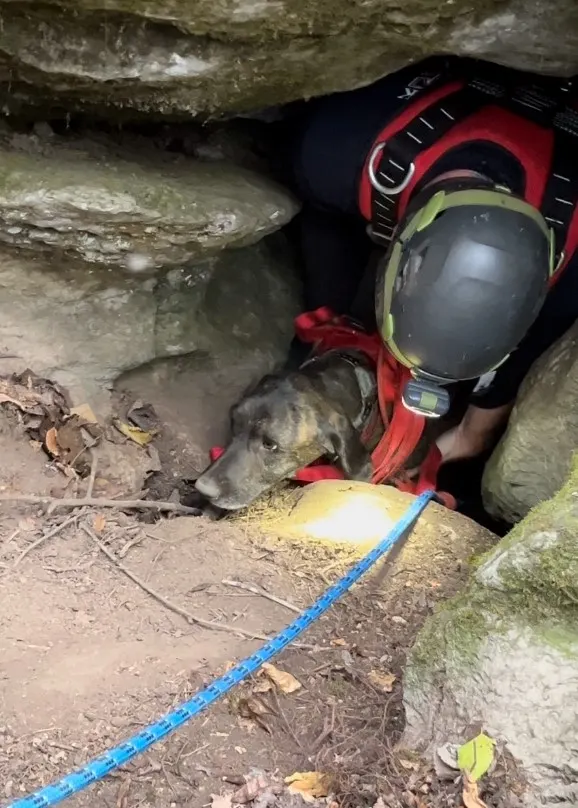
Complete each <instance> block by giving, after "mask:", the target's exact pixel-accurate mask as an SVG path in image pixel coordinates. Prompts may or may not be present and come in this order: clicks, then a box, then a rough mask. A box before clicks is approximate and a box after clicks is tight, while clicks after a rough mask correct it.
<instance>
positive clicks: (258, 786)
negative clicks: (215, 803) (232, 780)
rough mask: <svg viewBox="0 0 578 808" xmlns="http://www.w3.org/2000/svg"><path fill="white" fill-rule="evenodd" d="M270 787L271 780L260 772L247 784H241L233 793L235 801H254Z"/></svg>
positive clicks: (241, 802) (242, 802) (243, 802)
mask: <svg viewBox="0 0 578 808" xmlns="http://www.w3.org/2000/svg"><path fill="white" fill-rule="evenodd" d="M268 788H269V781H268V780H267V778H266V777H265V775H264V774H258V775H257V776H256V777H250V778H249V779H248V780H247V782H246V783H245V785H243V786H241V788H240V789H239V790H238V791H235V793H234V794H233V802H234V803H235V804H237V803H239V804H241V805H243V804H245V803H246V802H252V801H253V800H255V799H256V798H257V797H258V796H259V795H260V794H262V793H263V791H266V790H267V789H268Z"/></svg>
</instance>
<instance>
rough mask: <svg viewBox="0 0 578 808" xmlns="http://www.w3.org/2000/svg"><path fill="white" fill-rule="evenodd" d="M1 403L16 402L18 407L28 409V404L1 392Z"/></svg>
mask: <svg viewBox="0 0 578 808" xmlns="http://www.w3.org/2000/svg"><path fill="white" fill-rule="evenodd" d="M0 404H15V405H16V406H17V407H18V409H20V410H24V411H26V406H25V405H24V404H22V402H21V401H17V400H16V399H15V398H12V396H7V395H6V394H5V393H0Z"/></svg>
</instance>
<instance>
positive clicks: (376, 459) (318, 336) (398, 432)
mask: <svg viewBox="0 0 578 808" xmlns="http://www.w3.org/2000/svg"><path fill="white" fill-rule="evenodd" d="M295 333H296V334H297V336H298V337H299V339H300V340H301V341H302V342H305V343H309V344H311V345H313V350H314V351H315V352H318V353H323V352H324V351H328V350H336V349H340V348H347V349H349V350H352V349H354V350H357V351H360V352H362V353H364V354H365V355H366V356H367V357H368V359H369V360H370V361H371V362H372V363H373V364H374V365H375V368H376V375H377V389H378V414H379V416H380V418H381V422H382V426H383V434H382V437H381V438H380V440H379V442H378V444H377V446H376V448H375V449H374V451H373V453H372V455H371V461H372V465H373V476H372V479H371V482H372V483H373V484H374V485H378V484H379V483H381V482H384V481H388V482H391V483H392V484H393V485H395V486H396V488H399V489H400V490H401V491H407V492H408V493H412V494H416V495H417V494H419V493H421V492H423V491H426V490H429V489H431V488H433V489H435V487H436V478H437V472H438V469H439V466H440V464H441V454H440V451H439V449H438V447H437V446H436V444H435V443H434V444H432V446H431V447H430V449H429V451H428V454H427V457H426V459H425V460H424V462H423V463H422V464H421V466H420V471H419V475H418V478H417V480H409V479H408V478H407V476H405V475H404V472H403V471H402V469H403V465H404V463H405V462H406V461H407V460H408V459H409V457H410V455H411V454H412V453H413V451H414V449H415V448H416V446H417V444H418V442H419V440H420V438H421V436H422V434H423V429H424V426H425V418H424V417H423V416H421V415H418V414H417V413H413V412H411V411H410V410H408V409H407V408H406V407H405V406H404V405H403V401H402V392H403V389H404V386H405V383H406V382H407V381H409V378H410V377H411V374H410V372H409V370H408V369H407V368H405V367H403V365H401V363H399V362H398V361H397V360H396V359H395V358H394V357H393V356H392V355H391V354H390V353H389V352H388V351H387V350H386V349H385V346H384V345H383V343H382V341H381V338H380V337H379V335H378V334H377V333H375V334H368V333H367V332H365V331H362V330H360V329H359V328H356V327H355V326H354V325H353V324H352V323H351V321H347V320H346V319H345V318H344V317H336V316H335V315H334V314H333V312H332V311H331V309H329V308H327V307H322V308H319V309H316V310H315V311H310V312H305V313H303V314H301V315H299V316H298V317H296V318H295ZM390 407H391V410H392V416H391V420H390V418H389V410H390ZM370 426H372V425H371V424H368V425H366V428H365V430H364V432H366V431H367V429H368V427H370ZM362 437H363V435H362ZM223 451H224V450H223V449H222V448H221V447H217V446H216V447H213V448H212V449H211V450H210V453H209V454H210V458H211V461H212V462H215V460H217V459H218V458H219V457H220V456H221V455H222V454H223ZM291 479H293V480H294V481H296V482H300V483H312V482H317V481H318V480H343V479H344V474H343V472H342V471H341V469H338V468H337V467H336V466H334V465H332V464H330V463H327V462H325V461H323V460H321V459H320V460H317V461H314V462H313V463H311V464H309V465H308V466H306V467H305V468H302V469H299V470H298V471H296V472H295V474H293V476H292V478H291ZM439 497H440V499H441V500H442V502H443V503H444V505H445V506H446V507H447V508H451V509H455V508H456V507H457V505H456V501H455V499H454V498H453V497H452V496H451V494H447V493H443V492H442V493H440V494H439Z"/></svg>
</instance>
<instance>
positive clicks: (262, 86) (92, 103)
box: [0, 0, 578, 118]
mask: <svg viewBox="0 0 578 808" xmlns="http://www.w3.org/2000/svg"><path fill="white" fill-rule="evenodd" d="M0 22H1V25H0V67H3V68H4V71H3V73H4V75H5V76H6V78H5V80H4V88H5V91H4V96H3V99H2V102H3V107H4V109H5V111H9V112H11V113H28V112H29V110H30V105H31V104H34V105H37V106H40V107H42V108H43V109H45V110H50V111H51V114H56V113H57V112H60V113H62V114H63V115H64V114H66V113H68V112H69V111H71V110H74V109H76V110H84V111H92V112H99V113H102V114H104V113H105V111H107V110H108V113H109V114H110V112H111V111H115V112H116V113H117V114H119V115H121V114H123V113H128V114H136V113H139V114H143V115H148V116H154V117H157V118H159V117H165V118H166V117H169V116H173V117H180V118H190V117H191V116H195V117H201V118H204V117H207V116H212V115H220V114H230V113H239V112H243V113H247V112H251V111H254V110H259V109H263V108H266V107H269V106H272V105H279V104H283V103H286V102H289V101H293V100H295V99H301V98H310V97H311V96H315V95H321V94H327V93H330V92H335V91H340V90H346V89H351V88H353V87H357V86H360V85H363V84H368V83H371V82H372V81H375V80H376V79H377V78H379V77H381V76H383V75H386V74H387V73H390V72H392V71H394V70H396V69H398V68H399V67H401V66H403V65H404V64H407V63H409V62H412V61H414V60H416V59H419V58H421V57H425V56H428V55H431V54H437V53H456V54H461V55H471V56H474V57H481V58H486V59H490V60H493V61H497V62H501V63H504V64H508V65H512V66H515V67H519V68H523V69H539V70H541V71H543V72H550V73H564V74H567V75H572V74H574V73H575V72H576V70H577V69H578V57H577V55H576V54H577V53H578V8H577V7H576V5H575V4H573V3H571V2H561V0H529V2H525V0H513V2H505V0H449V1H448V2H443V3H440V2H437V0H408V2H406V3H403V4H400V3H399V2H398V0H365V1H364V2H363V3H352V2H350V0H321V1H320V2H308V0H225V1H224V2H219V3H215V2H213V0H189V1H188V2H185V1H183V2H178V1H177V0H172V1H171V2H166V3H165V2H161V0H80V1H79V0H52V1H51V0H48V2H42V3H40V2H34V0H32V2H29V1H28V0H27V1H26V2H24V0H4V2H2V3H0ZM38 31H42V36H38Z"/></svg>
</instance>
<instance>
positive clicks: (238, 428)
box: [195, 350, 430, 511]
mask: <svg viewBox="0 0 578 808" xmlns="http://www.w3.org/2000/svg"><path fill="white" fill-rule="evenodd" d="M377 407H378V401H377V379H376V374H375V367H373V366H372V364H371V363H370V362H369V360H368V359H367V358H366V357H365V355H364V354H362V353H361V352H357V351H354V350H329V351H327V352H325V353H322V354H320V355H314V356H312V357H311V358H309V359H307V360H306V361H305V362H304V363H303V364H302V365H301V366H300V367H299V369H298V370H293V371H291V370H286V371H282V372H279V373H273V374H269V375H267V376H265V377H263V378H262V379H261V380H260V381H259V382H258V383H257V384H256V385H255V386H254V387H253V388H252V389H249V390H248V391H247V392H246V393H245V394H244V395H243V397H242V398H241V400H240V401H239V402H238V403H237V404H235V405H234V406H233V407H232V409H231V413H230V421H231V423H230V432H231V436H230V440H229V442H228V444H227V446H226V448H225V451H224V453H223V454H222V455H221V456H220V457H219V458H218V459H217V460H216V461H215V462H214V463H213V464H212V465H211V466H209V467H208V469H207V470H206V471H205V472H203V473H202V474H201V475H200V477H199V478H198V479H197V480H196V483H195V487H196V490H197V492H198V493H200V494H201V495H202V496H203V497H204V498H206V499H207V500H208V501H209V503H210V505H211V506H214V507H216V508H220V509H222V510H224V511H236V510H239V509H241V508H244V507H246V506H247V505H249V504H251V503H252V502H253V501H254V500H255V499H257V498H258V497H259V496H260V495H261V494H263V493H265V492H266V491H268V490H270V489H271V488H272V487H274V486H275V485H276V484H277V483H279V482H281V480H283V479H286V478H288V477H291V476H292V475H293V474H294V473H295V472H296V471H297V470H298V469H300V468H303V466H306V465H308V464H309V463H312V462H313V461H314V460H317V459H319V458H321V457H323V456H327V457H329V458H330V459H331V460H332V461H333V462H334V463H335V464H336V465H337V466H339V468H340V469H341V470H342V471H343V474H344V476H345V478H346V479H349V480H362V481H366V482H368V481H370V480H371V477H372V464H371V452H372V450H373V448H375V445H376V444H377V442H378V440H379V438H380V437H381V432H379V433H378V434H376V435H375V436H373V439H370V440H369V441H367V440H365V441H364V440H362V435H363V432H364V428H365V427H366V425H367V424H368V422H369V421H370V420H371V419H372V417H373V416H374V415H375V414H377ZM364 437H365V436H364ZM429 444H430V441H429V440H427V439H426V440H425V441H424V439H423V438H422V441H421V442H420V444H419V445H418V447H416V450H415V451H414V452H413V454H412V457H411V458H409V459H408V462H407V464H406V467H407V468H414V467H415V466H418V465H419V464H420V463H421V462H422V461H423V459H424V458H425V456H426V454H427V451H428V449H429Z"/></svg>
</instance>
